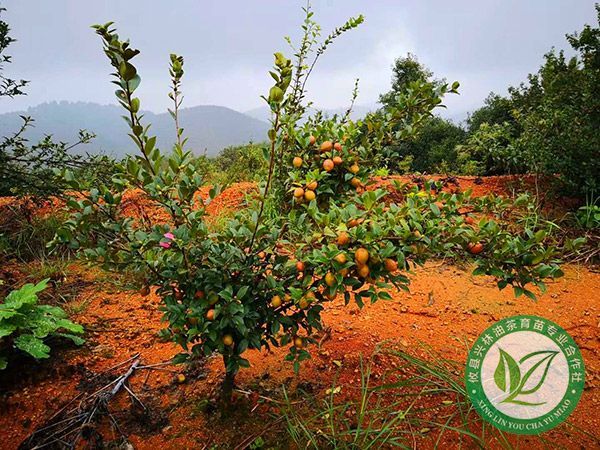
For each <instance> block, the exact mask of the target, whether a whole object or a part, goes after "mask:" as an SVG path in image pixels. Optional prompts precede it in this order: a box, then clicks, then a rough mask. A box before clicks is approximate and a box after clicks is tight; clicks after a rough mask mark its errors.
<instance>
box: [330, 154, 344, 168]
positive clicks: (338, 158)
mask: <svg viewBox="0 0 600 450" xmlns="http://www.w3.org/2000/svg"><path fill="white" fill-rule="evenodd" d="M332 161H333V164H335V165H336V166H339V165H340V164H342V163H343V162H344V160H343V159H342V157H341V156H334V157H333V159H332Z"/></svg>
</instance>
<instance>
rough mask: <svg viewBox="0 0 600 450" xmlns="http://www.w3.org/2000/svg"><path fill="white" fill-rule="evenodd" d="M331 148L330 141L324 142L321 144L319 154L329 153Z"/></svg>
mask: <svg viewBox="0 0 600 450" xmlns="http://www.w3.org/2000/svg"><path fill="white" fill-rule="evenodd" d="M332 148H333V143H332V142H331V141H325V142H323V143H322V144H321V152H330V151H331V149H332Z"/></svg>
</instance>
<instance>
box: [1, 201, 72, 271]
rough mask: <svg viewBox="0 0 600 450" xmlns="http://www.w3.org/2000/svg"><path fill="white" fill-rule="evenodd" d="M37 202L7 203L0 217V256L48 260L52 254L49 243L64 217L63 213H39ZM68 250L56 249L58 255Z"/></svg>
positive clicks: (3, 257) (24, 259)
mask: <svg viewBox="0 0 600 450" xmlns="http://www.w3.org/2000/svg"><path fill="white" fill-rule="evenodd" d="M36 211H37V206H36V204H34V203H32V202H29V201H24V202H22V203H20V204H16V205H10V206H6V207H4V208H3V209H2V218H0V258H1V259H11V258H16V259H19V260H21V261H31V260H34V259H47V258H49V257H50V249H48V248H47V244H48V242H50V241H51V240H52V238H53V237H54V235H55V234H56V232H57V231H58V230H59V229H60V227H61V226H62V224H63V221H64V219H65V216H64V215H61V214H50V215H47V216H42V215H38V214H37V213H36ZM67 251H68V249H67V248H65V247H60V248H57V249H56V250H55V256H56V255H59V256H62V255H64V254H66V252H67Z"/></svg>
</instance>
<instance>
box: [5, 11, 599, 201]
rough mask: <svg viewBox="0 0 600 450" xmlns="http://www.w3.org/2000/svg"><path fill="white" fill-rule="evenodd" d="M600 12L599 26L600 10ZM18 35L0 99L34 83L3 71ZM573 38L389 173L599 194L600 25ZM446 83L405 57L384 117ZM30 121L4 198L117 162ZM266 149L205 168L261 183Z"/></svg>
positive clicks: (437, 130)
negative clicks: (539, 182) (36, 138)
mask: <svg viewBox="0 0 600 450" xmlns="http://www.w3.org/2000/svg"><path fill="white" fill-rule="evenodd" d="M596 10H597V13H598V18H599V22H600V6H598V5H596ZM0 11H1V10H0ZM9 31H10V29H9V26H8V24H6V23H5V22H4V21H0V97H9V98H10V97H13V96H15V95H24V92H23V88H24V87H25V86H26V84H27V81H24V80H13V79H9V78H6V77H4V76H3V75H2V69H3V66H4V65H5V64H7V63H10V62H11V57H10V56H7V55H6V54H5V51H6V49H7V47H8V46H9V45H10V44H11V43H12V42H13V39H12V38H11V37H10V36H9ZM566 38H567V41H568V43H569V44H570V46H571V47H572V49H573V51H574V53H575V55H574V56H573V57H570V58H568V57H567V56H566V55H565V53H564V51H562V50H561V51H556V50H554V49H553V50H551V51H550V52H548V53H547V54H546V55H545V56H544V63H543V64H542V66H541V67H540V69H539V70H538V71H537V72H536V73H534V74H530V75H529V76H528V77H527V80H526V81H524V82H523V83H521V84H520V85H519V86H515V87H509V88H508V93H507V95H505V96H502V95H498V94H495V93H490V95H489V96H488V97H487V98H486V99H485V101H484V105H483V106H482V107H481V108H479V109H477V110H475V111H473V112H472V113H471V114H470V115H469V116H468V118H467V120H466V121H465V122H464V123H460V124H457V123H454V122H452V121H450V120H447V119H444V118H442V117H440V116H437V115H431V116H428V117H420V118H418V120H419V121H422V123H420V124H418V125H419V126H418V128H420V129H421V131H420V132H419V133H417V134H416V135H414V136H411V137H410V138H408V139H407V138H406V136H400V135H398V136H392V137H391V138H390V142H389V145H387V146H386V147H385V150H384V152H383V154H382V155H378V162H379V163H380V164H381V166H382V169H386V170H387V171H388V172H389V173H406V172H421V173H447V174H463V175H482V176H483V175H503V174H523V173H536V174H541V175H550V176H553V177H554V176H555V177H556V179H557V180H558V181H560V182H561V183H560V188H561V189H562V190H563V191H564V192H566V193H568V194H573V195H578V196H581V197H583V196H585V195H588V196H591V197H593V198H595V197H597V195H598V188H599V186H600V168H599V165H600V152H599V149H600V92H599V91H600V29H599V28H598V26H590V25H586V26H585V27H584V28H583V30H582V31H581V32H579V33H574V34H569V35H567V36H566ZM443 82H444V80H441V79H437V78H435V77H434V74H433V73H432V72H431V71H430V70H429V69H428V68H427V67H425V66H424V65H423V64H421V63H420V62H419V61H418V60H417V58H416V57H415V56H414V55H411V54H409V55H407V56H406V57H400V58H398V59H397V60H396V61H395V64H394V67H393V74H392V85H391V89H390V91H388V92H386V93H384V94H382V95H381V96H380V99H379V101H380V104H381V108H380V110H379V111H377V112H376V114H394V113H397V105H398V102H397V100H398V99H400V98H405V99H406V98H410V93H411V92H413V91H414V90H417V89H430V90H431V92H434V91H435V90H436V89H438V88H439V87H440V86H441V85H443ZM409 106H410V105H409ZM394 108H396V110H395V111H396V112H394ZM407 120H417V119H415V118H414V117H410V118H409V119H407ZM407 125H411V124H410V123H407ZM414 125H415V126H416V125H417V124H414ZM30 126H33V119H31V118H27V117H23V126H22V128H21V129H19V130H15V133H14V135H12V136H6V137H3V138H1V139H0V195H19V194H27V195H30V194H34V195H42V196H43V195H50V194H58V193H60V192H61V190H62V189H63V186H62V184H61V182H60V180H59V179H58V178H57V177H55V176H54V169H64V168H67V167H68V168H71V169H76V170H78V171H79V173H80V175H81V176H82V177H84V178H86V179H88V180H90V183H93V182H94V180H95V179H97V177H109V176H110V174H111V171H112V169H113V167H114V166H113V165H114V164H115V162H114V161H111V160H110V159H109V158H107V157H102V156H92V155H81V154H73V153H72V152H71V149H72V148H73V146H76V145H81V144H85V143H86V142H89V141H90V140H91V139H93V138H94V135H93V134H92V133H88V132H86V131H83V130H82V132H81V134H80V139H79V141H78V142H75V143H74V144H67V143H64V142H54V141H53V140H52V138H51V137H50V136H49V137H47V138H46V139H44V140H42V141H41V142H39V143H36V144H30V143H29V142H28V141H27V140H26V139H25V138H24V137H23V133H24V131H25V130H26V129H27V128H28V127H30ZM263 153H264V144H260V143H259V144H252V143H251V144H249V145H247V146H235V147H227V148H225V149H223V150H222V151H221V153H220V154H219V156H218V157H216V158H208V157H206V156H200V157H199V159H200V160H201V162H202V164H200V167H202V168H203V170H204V171H205V172H206V173H205V175H207V176H209V178H210V179H211V180H213V181H214V182H218V183H225V184H226V183H230V182H234V181H250V180H257V179H260V176H261V175H263V174H264V173H265V171H266V159H265V158H264V157H263ZM384 171H385V170H384Z"/></svg>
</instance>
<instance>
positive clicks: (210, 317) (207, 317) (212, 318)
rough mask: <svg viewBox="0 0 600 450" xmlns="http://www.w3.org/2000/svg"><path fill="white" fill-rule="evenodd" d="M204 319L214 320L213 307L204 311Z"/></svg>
mask: <svg viewBox="0 0 600 450" xmlns="http://www.w3.org/2000/svg"><path fill="white" fill-rule="evenodd" d="M206 319H207V320H215V310H214V309H209V310H208V311H206Z"/></svg>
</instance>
